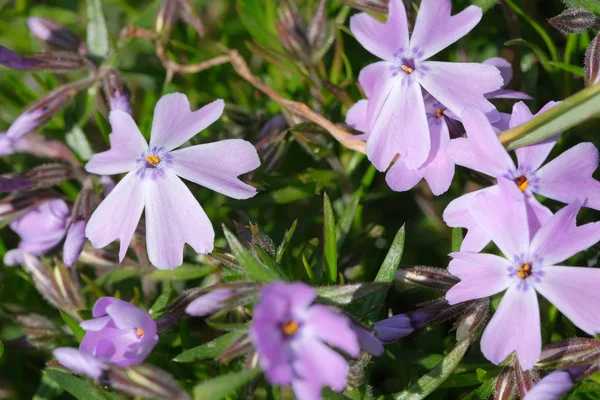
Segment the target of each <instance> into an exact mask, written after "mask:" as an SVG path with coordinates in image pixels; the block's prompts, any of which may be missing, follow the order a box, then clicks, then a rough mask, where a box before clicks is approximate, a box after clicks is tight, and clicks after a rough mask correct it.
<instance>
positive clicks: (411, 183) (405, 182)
mask: <svg viewBox="0 0 600 400" xmlns="http://www.w3.org/2000/svg"><path fill="white" fill-rule="evenodd" d="M421 179H423V170H422V169H421V168H417V169H408V168H407V167H406V164H405V163H404V159H403V157H400V158H398V160H396V162H395V163H394V165H392V166H391V167H390V169H389V170H388V172H387V174H385V181H386V182H387V184H388V186H389V187H390V189H392V190H393V191H395V192H405V191H407V190H410V189H412V188H413V187H415V185H416V184H417V183H419V182H420V181H421Z"/></svg>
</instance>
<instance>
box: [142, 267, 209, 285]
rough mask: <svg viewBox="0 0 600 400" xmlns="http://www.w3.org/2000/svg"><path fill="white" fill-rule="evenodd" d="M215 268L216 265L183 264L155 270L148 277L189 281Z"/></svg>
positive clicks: (158, 279) (160, 279) (156, 279)
mask: <svg viewBox="0 0 600 400" xmlns="http://www.w3.org/2000/svg"><path fill="white" fill-rule="evenodd" d="M216 269H217V266H216V265H192V264H183V265H181V266H179V267H177V268H175V269H173V270H168V269H164V270H156V271H153V272H152V273H151V274H150V275H148V278H150V279H152V280H155V281H189V280H192V279H198V278H202V277H204V276H206V275H208V274H211V273H213V272H214V271H215V270H216Z"/></svg>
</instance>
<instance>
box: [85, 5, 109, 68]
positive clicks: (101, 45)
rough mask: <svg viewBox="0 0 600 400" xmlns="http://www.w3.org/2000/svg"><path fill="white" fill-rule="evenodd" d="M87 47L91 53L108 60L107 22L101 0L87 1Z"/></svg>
mask: <svg viewBox="0 0 600 400" xmlns="http://www.w3.org/2000/svg"><path fill="white" fill-rule="evenodd" d="M87 18H88V21H87V46H88V49H89V51H90V53H91V54H92V55H93V56H95V57H99V58H103V59H104V58H106V56H107V55H108V52H109V50H110V43H109V40H108V31H107V29H106V21H105V20H104V13H103V11H102V1H101V0H87Z"/></svg>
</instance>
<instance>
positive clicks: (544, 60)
mask: <svg viewBox="0 0 600 400" xmlns="http://www.w3.org/2000/svg"><path fill="white" fill-rule="evenodd" d="M504 45H505V46H522V47H527V48H529V49H531V50H532V51H533V52H534V53H535V55H536V56H537V58H539V60H540V63H541V64H542V67H544V69H545V70H546V71H548V72H552V66H551V65H550V60H549V59H548V55H546V53H545V52H544V50H542V48H541V47H540V46H538V45H537V44H535V43H531V42H528V41H527V40H524V39H513V40H508V41H506V42H504Z"/></svg>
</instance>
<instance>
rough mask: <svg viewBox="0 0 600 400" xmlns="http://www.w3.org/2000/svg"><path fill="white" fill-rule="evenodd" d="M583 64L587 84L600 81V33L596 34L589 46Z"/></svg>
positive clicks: (590, 84) (594, 83)
mask: <svg viewBox="0 0 600 400" xmlns="http://www.w3.org/2000/svg"><path fill="white" fill-rule="evenodd" d="M583 65H584V70H585V85H586V86H593V85H596V84H598V83H600V73H599V72H600V33H598V35H596V37H595V38H594V39H593V40H592V41H591V43H590V45H589V46H588V48H587V51H586V52H585V61H584V63H583Z"/></svg>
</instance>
